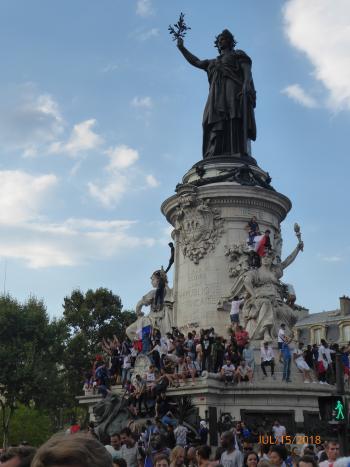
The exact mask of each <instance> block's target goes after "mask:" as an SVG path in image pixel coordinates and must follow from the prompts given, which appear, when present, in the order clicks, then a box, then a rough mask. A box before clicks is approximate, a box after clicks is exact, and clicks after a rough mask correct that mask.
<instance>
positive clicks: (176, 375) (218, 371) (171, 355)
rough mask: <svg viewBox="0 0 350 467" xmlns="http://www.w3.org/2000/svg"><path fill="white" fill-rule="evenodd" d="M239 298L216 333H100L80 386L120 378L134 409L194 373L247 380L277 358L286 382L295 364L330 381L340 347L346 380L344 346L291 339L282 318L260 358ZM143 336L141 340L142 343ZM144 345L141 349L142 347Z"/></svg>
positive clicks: (309, 379) (90, 387) (308, 377)
mask: <svg viewBox="0 0 350 467" xmlns="http://www.w3.org/2000/svg"><path fill="white" fill-rule="evenodd" d="M242 303H243V299H240V298H239V297H235V299H234V300H233V302H232V307H231V315H230V316H231V325H230V327H229V330H228V335H227V337H223V336H220V335H218V334H217V333H216V332H215V330H214V328H211V329H207V330H200V331H199V332H198V331H197V330H192V331H191V332H188V333H187V334H186V335H185V334H183V333H182V332H180V331H179V329H177V328H172V330H171V331H170V332H167V333H166V335H165V336H164V335H161V334H160V331H159V330H158V329H156V328H154V329H151V328H150V329H149V332H148V334H147V335H146V336H145V335H143V336H142V339H140V340H135V341H134V342H131V341H130V340H129V339H128V338H127V337H125V339H124V340H123V341H119V340H118V339H117V338H116V336H114V337H113V338H112V339H104V340H103V342H102V344H101V346H102V350H103V354H104V355H101V354H99V355H97V356H96V359H95V361H94V362H93V366H92V371H91V372H90V373H89V374H87V375H86V379H85V384H84V390H85V391H86V392H89V391H93V392H99V393H101V394H102V395H103V396H105V395H106V394H107V393H108V392H109V390H110V387H111V386H112V385H114V384H121V385H122V387H123V388H124V389H125V391H126V397H128V398H129V399H130V407H131V411H132V412H133V414H134V415H137V414H138V413H140V412H141V411H142V409H145V411H146V412H149V410H148V408H147V407H148V402H147V401H149V400H151V401H153V403H152V404H151V405H152V406H153V407H154V406H155V401H156V400H157V398H158V397H159V396H160V395H161V393H162V392H166V390H167V389H168V388H169V387H179V386H183V385H186V384H191V385H195V384H196V379H197V378H198V377H199V376H201V375H203V374H205V373H204V372H206V373H213V374H214V375H216V378H218V379H220V380H221V381H222V382H223V383H224V384H225V385H228V384H230V385H239V384H241V383H248V384H252V383H253V381H254V380H259V381H263V380H264V379H266V378H267V377H268V375H269V374H270V375H271V378H273V379H276V365H277V364H278V363H280V364H281V369H282V371H281V373H282V375H281V376H280V378H281V380H282V381H283V382H286V383H289V382H291V381H292V380H291V368H292V365H294V366H295V368H296V370H297V373H300V374H301V376H302V380H303V381H304V383H316V382H319V383H320V384H334V383H335V373H336V371H335V356H336V353H337V352H340V353H341V359H342V363H343V371H344V379H345V382H346V383H349V373H350V372H349V367H350V364H349V354H350V343H349V345H348V346H343V347H341V348H339V346H338V344H331V345H329V344H328V343H327V342H326V341H325V340H324V339H322V340H321V343H320V345H317V344H314V345H310V344H307V345H305V344H304V343H302V342H295V341H294V340H293V337H290V336H288V335H287V334H286V328H285V325H284V324H281V327H280V329H279V331H278V337H277V342H275V343H271V342H262V344H261V348H260V358H259V356H258V354H257V353H256V352H255V353H254V350H253V349H252V347H251V345H250V342H249V335H248V333H247V331H245V330H244V329H243V327H242V326H241V325H240V324H239V310H240V308H241V306H242ZM145 340H146V341H147V345H144V343H145ZM145 348H146V351H145ZM140 353H141V354H144V355H147V356H148V357H149V362H150V365H149V368H147V369H146V370H145V371H144V372H143V374H141V373H137V374H136V373H135V371H134V366H135V362H136V358H137V356H138V355H139V354H140ZM257 367H260V368H259V370H258V368H257Z"/></svg>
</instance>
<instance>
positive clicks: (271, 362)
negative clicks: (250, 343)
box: [260, 342, 275, 378]
mask: <svg viewBox="0 0 350 467" xmlns="http://www.w3.org/2000/svg"><path fill="white" fill-rule="evenodd" d="M260 355H261V369H262V372H263V373H264V376H265V378H266V377H267V373H266V367H267V366H269V367H270V368H271V376H272V377H273V376H274V373H275V357H274V354H273V350H272V347H271V346H270V345H269V343H268V342H264V344H263V346H262V347H261V349H260Z"/></svg>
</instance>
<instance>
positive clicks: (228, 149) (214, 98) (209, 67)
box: [177, 29, 256, 158]
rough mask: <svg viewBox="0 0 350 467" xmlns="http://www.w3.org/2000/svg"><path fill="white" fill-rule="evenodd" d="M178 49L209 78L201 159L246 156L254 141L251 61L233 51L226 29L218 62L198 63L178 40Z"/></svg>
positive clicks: (233, 43)
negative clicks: (218, 156) (249, 141)
mask: <svg viewBox="0 0 350 467" xmlns="http://www.w3.org/2000/svg"><path fill="white" fill-rule="evenodd" d="M177 46H178V48H179V50H180V52H181V53H182V55H183V56H184V57H185V59H186V60H187V61H188V62H189V63H190V64H191V65H193V66H195V67H197V68H200V69H202V70H205V71H206V72H207V75H208V80H209V96H208V100H207V103H206V106H205V109H204V115H203V158H207V157H213V156H217V155H233V154H241V155H242V154H247V153H248V149H247V140H248V139H250V140H253V141H255V139H256V124H255V116H254V108H255V104H256V92H255V88H254V83H253V78H252V72H251V68H252V61H251V59H250V57H248V55H247V54H246V53H245V52H243V50H235V46H236V41H235V38H234V36H233V35H232V34H231V32H230V31H229V30H227V29H225V30H224V31H222V33H221V34H219V35H218V36H217V37H216V40H215V46H216V47H217V48H218V50H219V56H218V57H217V58H214V59H211V60H200V59H199V58H197V57H196V56H195V55H193V54H192V53H191V52H190V51H189V50H187V49H186V47H185V46H184V41H183V39H182V38H181V37H179V38H178V40H177Z"/></svg>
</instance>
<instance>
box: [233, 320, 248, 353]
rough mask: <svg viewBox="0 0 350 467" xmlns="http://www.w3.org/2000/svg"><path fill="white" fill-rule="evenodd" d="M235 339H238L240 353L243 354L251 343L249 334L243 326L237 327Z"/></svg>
mask: <svg viewBox="0 0 350 467" xmlns="http://www.w3.org/2000/svg"><path fill="white" fill-rule="evenodd" d="M235 339H236V343H237V348H238V351H239V352H240V353H242V352H243V349H244V346H245V345H246V343H247V342H248V341H249V334H248V332H247V331H246V330H245V329H243V327H242V326H237V331H236V332H235Z"/></svg>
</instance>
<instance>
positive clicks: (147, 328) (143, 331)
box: [136, 324, 152, 340]
mask: <svg viewBox="0 0 350 467" xmlns="http://www.w3.org/2000/svg"><path fill="white" fill-rule="evenodd" d="M151 332H152V326H151V325H150V324H144V325H143V326H142V327H141V328H139V329H138V330H137V331H136V334H137V337H138V338H139V340H142V338H145V337H146V336H149V335H150V334H151Z"/></svg>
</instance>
